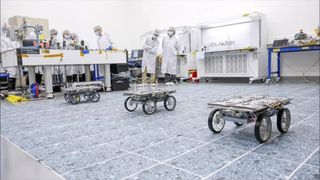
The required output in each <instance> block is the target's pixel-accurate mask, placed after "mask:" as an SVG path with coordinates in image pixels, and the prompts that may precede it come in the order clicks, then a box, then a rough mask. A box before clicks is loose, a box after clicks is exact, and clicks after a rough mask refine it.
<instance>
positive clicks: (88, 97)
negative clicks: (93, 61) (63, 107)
mask: <svg viewBox="0 0 320 180" xmlns="http://www.w3.org/2000/svg"><path fill="white" fill-rule="evenodd" d="M103 88H104V84H103V83H102V82H100V81H92V82H78V83H72V85H71V87H68V88H66V89H65V90H64V92H65V93H64V99H65V101H67V102H69V103H70V104H73V105H75V104H78V103H79V102H80V101H81V97H80V96H81V95H83V98H84V100H85V101H91V102H98V101H99V100H100V94H99V93H98V92H97V91H98V90H100V89H103Z"/></svg>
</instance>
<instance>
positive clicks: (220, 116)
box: [208, 96, 291, 143]
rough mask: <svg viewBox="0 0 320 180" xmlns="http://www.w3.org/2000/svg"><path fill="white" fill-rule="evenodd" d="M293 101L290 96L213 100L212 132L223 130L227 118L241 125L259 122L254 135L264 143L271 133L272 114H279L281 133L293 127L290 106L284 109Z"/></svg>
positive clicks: (278, 125)
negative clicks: (291, 125)
mask: <svg viewBox="0 0 320 180" xmlns="http://www.w3.org/2000/svg"><path fill="white" fill-rule="evenodd" d="M289 103H290V99H289V98H283V97H268V96H251V97H241V96H238V97H233V98H229V99H220V100H217V102H214V103H209V107H212V108H213V110H212V111H211V113H210V115H209V118H208V126H209V129H210V130H211V131H212V132H214V133H220V132H221V131H222V129H223V128H224V125H225V121H231V122H233V123H234V124H235V125H237V126H241V125H243V124H244V123H252V122H255V127H254V135H255V137H256V139H257V140H258V141H259V142H261V143H263V142H265V141H267V140H268V139H269V138H270V136H271V131H272V123H271V119H270V117H271V116H273V115H277V128H278V130H279V131H280V132H281V133H286V132H287V131H288V130H289V127H290V123H291V114H290V111H289V109H287V108H284V106H285V105H287V104H289Z"/></svg>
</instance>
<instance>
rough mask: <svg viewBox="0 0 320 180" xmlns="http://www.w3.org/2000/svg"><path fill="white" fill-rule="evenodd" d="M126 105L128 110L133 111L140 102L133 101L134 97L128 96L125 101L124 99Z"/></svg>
mask: <svg viewBox="0 0 320 180" xmlns="http://www.w3.org/2000/svg"><path fill="white" fill-rule="evenodd" d="M124 107H125V108H126V110H127V111H129V112H132V111H134V110H136V109H137V107H138V104H137V103H134V102H132V97H128V98H127V99H126V100H125V101H124Z"/></svg>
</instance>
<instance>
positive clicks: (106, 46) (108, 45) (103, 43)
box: [93, 25, 113, 91]
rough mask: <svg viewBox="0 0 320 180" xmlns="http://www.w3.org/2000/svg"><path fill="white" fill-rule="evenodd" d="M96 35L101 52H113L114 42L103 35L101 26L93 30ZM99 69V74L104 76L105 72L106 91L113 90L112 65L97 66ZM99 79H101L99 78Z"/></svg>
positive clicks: (105, 34)
mask: <svg viewBox="0 0 320 180" xmlns="http://www.w3.org/2000/svg"><path fill="white" fill-rule="evenodd" d="M93 30H94V33H95V34H96V35H97V36H98V39H97V46H98V50H99V51H104V50H112V44H113V43H112V42H111V40H110V37H109V35H108V34H107V33H103V31H102V28H101V26H99V25H97V26H95V27H94V28H93ZM97 67H98V68H99V74H103V72H104V79H105V86H106V90H107V91H110V90H111V74H110V64H105V65H102V66H101V65H99V66H97ZM103 67H104V71H103ZM98 78H99V77H98Z"/></svg>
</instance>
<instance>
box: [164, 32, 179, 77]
mask: <svg viewBox="0 0 320 180" xmlns="http://www.w3.org/2000/svg"><path fill="white" fill-rule="evenodd" d="M175 32H176V31H175V29H174V28H173V27H170V28H169V29H168V32H167V34H168V36H167V37H165V38H163V40H162V65H161V72H162V73H163V74H165V77H166V78H165V80H166V82H168V81H170V80H171V81H175V79H176V74H177V54H178V50H179V45H178V40H177V38H175V36H174V35H175Z"/></svg>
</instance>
